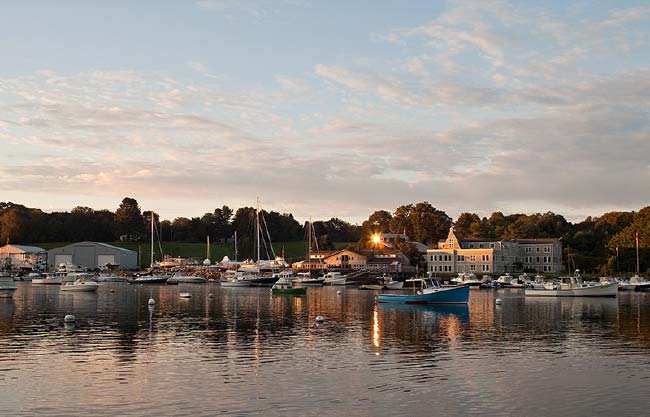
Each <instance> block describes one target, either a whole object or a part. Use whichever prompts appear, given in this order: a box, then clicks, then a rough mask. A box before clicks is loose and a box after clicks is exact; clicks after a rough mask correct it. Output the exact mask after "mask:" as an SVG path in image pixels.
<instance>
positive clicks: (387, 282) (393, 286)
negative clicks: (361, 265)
mask: <svg viewBox="0 0 650 417" xmlns="http://www.w3.org/2000/svg"><path fill="white" fill-rule="evenodd" d="M380 279H381V281H382V284H383V286H384V288H386V289H387V290H399V289H400V288H402V287H404V281H395V280H394V279H393V277H392V276H390V275H386V274H384V275H382V276H381V277H380Z"/></svg>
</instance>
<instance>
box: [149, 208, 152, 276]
mask: <svg viewBox="0 0 650 417" xmlns="http://www.w3.org/2000/svg"><path fill="white" fill-rule="evenodd" d="M149 267H150V268H151V269H152V270H153V211H152V212H151V264H150V265H149Z"/></svg>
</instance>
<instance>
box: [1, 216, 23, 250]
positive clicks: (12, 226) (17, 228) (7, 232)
mask: <svg viewBox="0 0 650 417" xmlns="http://www.w3.org/2000/svg"><path fill="white" fill-rule="evenodd" d="M26 220H27V219H26V216H25V213H24V212H23V211H22V210H19V209H17V208H11V209H9V210H7V211H5V212H4V213H3V214H2V215H0V241H1V242H2V244H5V243H23V242H25V240H26V239H25V222H26Z"/></svg>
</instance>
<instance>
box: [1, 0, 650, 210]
mask: <svg viewBox="0 0 650 417" xmlns="http://www.w3.org/2000/svg"><path fill="white" fill-rule="evenodd" d="M210 3H211V4H213V3H214V2H210ZM220 4H222V3H219V2H217V3H214V5H213V6H209V5H207V4H206V5H204V6H205V7H222V6H220ZM223 4H226V5H228V4H230V3H229V2H226V3H223ZM199 7H202V6H201V5H199ZM567 13H568V12H567ZM568 14H569V15H568V16H562V13H559V12H558V11H557V10H547V9H542V8H531V7H525V6H519V5H516V6H515V5H512V4H509V3H507V2H503V1H494V2H450V3H449V7H448V8H447V9H446V10H445V11H444V12H443V13H441V14H439V15H438V16H432V17H431V19H429V22H428V23H426V24H421V25H415V26H413V27H403V28H395V29H394V30H389V31H388V32H387V33H386V34H384V35H381V36H380V35H377V36H373V38H374V40H376V41H377V40H380V41H382V42H383V39H386V40H388V42H387V43H386V45H385V46H386V49H385V50H384V51H382V57H381V58H380V57H377V56H375V57H370V58H373V59H364V58H367V57H365V56H363V54H362V53H360V54H359V56H358V57H356V58H358V59H351V60H347V61H339V62H330V61H322V62H318V63H313V64H310V65H311V68H312V71H310V72H309V73H306V74H305V73H302V74H296V73H292V72H291V71H286V72H285V73H283V74H267V75H268V77H267V81H266V84H264V82H263V81H260V82H259V83H256V84H249V85H248V86H246V87H241V86H237V87H235V85H242V84H243V83H225V82H224V78H225V76H224V77H220V76H218V75H216V74H213V73H211V72H210V71H209V68H207V67H206V65H204V64H202V63H200V62H190V63H189V64H188V65H189V67H190V68H191V69H193V70H194V71H195V72H196V73H197V74H200V75H201V76H197V77H196V78H195V79H192V80H190V81H188V80H187V79H186V78H181V77H175V76H174V75H172V74H168V73H163V72H156V73H144V72H137V71H131V70H121V71H106V70H102V69H94V70H87V71H82V72H78V73H72V74H61V73H57V72H56V71H53V70H49V69H44V70H41V71H39V72H37V73H34V74H29V75H24V76H17V77H3V78H0V103H2V104H0V142H1V143H3V144H11V146H6V153H5V154H4V155H3V156H2V157H0V158H2V164H0V190H1V192H2V193H3V195H5V196H9V197H11V196H12V195H14V196H18V195H19V196H24V195H25V194H24V192H25V191H24V190H31V192H32V196H33V197H32V198H33V199H34V200H33V201H34V202H33V203H31V204H33V205H35V206H42V205H43V204H42V203H41V201H42V196H43V195H45V194H47V193H48V192H51V190H53V189H55V190H56V194H57V198H62V197H61V196H70V201H71V202H70V204H69V205H70V206H71V207H72V206H74V205H77V204H78V201H76V200H75V198H84V197H83V196H84V195H87V196H92V198H93V199H95V200H97V201H99V200H98V199H101V198H107V197H110V198H113V199H115V201H119V199H120V198H121V197H123V196H124V195H125V194H130V195H135V196H136V197H138V199H140V200H142V201H146V202H147V204H150V205H154V204H155V205H160V206H165V205H168V206H169V207H171V206H173V208H174V210H175V211H174V212H175V213H176V215H198V214H201V213H202V212H204V211H210V210H211V208H212V207H213V206H216V205H221V204H224V203H225V204H229V205H231V206H235V207H237V206H241V205H244V204H248V205H250V204H252V203H253V200H254V196H256V195H261V197H262V200H263V202H264V204H265V206H266V207H269V208H272V209H276V210H280V211H291V212H293V213H294V214H295V215H296V216H298V217H299V218H305V217H307V216H309V215H313V216H314V217H316V218H329V217H333V216H337V217H341V218H345V219H349V220H353V221H361V220H363V218H365V217H366V216H367V215H368V214H369V213H370V212H372V211H374V210H375V209H378V208H384V209H388V210H392V209H394V208H395V207H397V206H399V205H401V204H405V203H409V202H414V201H422V200H428V201H431V202H432V203H433V204H434V205H435V206H436V207H438V208H441V209H443V210H446V211H447V212H448V213H449V214H451V215H457V214H458V213H460V212H462V211H477V212H479V213H480V214H489V213H490V212H491V211H493V210H502V211H506V212H507V211H515V210H517V211H518V210H524V211H547V210H553V211H556V212H561V213H567V214H568V215H570V216H574V215H579V214H584V213H587V214H599V212H601V211H604V210H610V209H612V208H620V209H631V208H638V207H640V206H642V205H645V204H647V201H648V200H649V199H650V195H649V194H648V191H647V184H648V183H649V182H650V167H649V164H648V162H647V155H648V154H650V148H649V146H650V125H649V124H648V120H649V119H650V114H648V110H647V109H648V108H650V94H649V93H650V66H648V65H647V58H644V57H643V54H642V53H641V52H644V51H647V45H645V44H644V43H643V42H640V41H639V39H638V38H639V33H638V31H641V33H647V29H645V32H643V30H644V29H643V28H641V27H640V26H641V25H640V24H641V23H642V22H644V20H647V18H648V17H647V11H646V10H645V8H640V9H622V10H612V11H611V12H608V13H607V14H606V15H605V16H601V17H600V18H593V17H592V18H589V19H587V18H582V17H581V18H580V19H578V20H576V19H575V18H574V16H571V15H570V13H568ZM581 16H582V15H581ZM585 16H594V14H586V15H585ZM635 25H637V26H635ZM623 44H627V45H629V48H628V49H624V48H622V45H623ZM612 52H615V53H616V54H617V55H615V58H614V60H617V58H620V57H626V56H632V57H635V58H636V61H635V60H633V59H630V60H625V59H620V60H618V61H620V62H614V60H613V59H612V58H611V57H609V56H608V54H611V53H612ZM618 54H622V55H618ZM626 54H631V55H626ZM634 54H639V55H634ZM646 56H647V55H646ZM323 59H325V58H323ZM382 59H383V61H382ZM341 62H347V64H342V63H341ZM638 62H641V64H639V63H638ZM231 76H232V75H228V77H231ZM53 184H54V185H53ZM80 196H81V197H80ZM6 198H8V197H5V199H6ZM315 201H316V202H322V201H327V202H328V204H314V203H313V202H315ZM25 203H28V204H29V203H30V202H29V201H25ZM57 204H58V205H59V206H60V203H57ZM170 210H171V209H170Z"/></svg>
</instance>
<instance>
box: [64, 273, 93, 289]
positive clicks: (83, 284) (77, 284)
mask: <svg viewBox="0 0 650 417" xmlns="http://www.w3.org/2000/svg"><path fill="white" fill-rule="evenodd" d="M97 288H99V284H98V283H96V282H95V281H91V280H90V279H87V278H86V277H79V278H77V280H76V281H74V282H66V283H65V284H63V285H61V291H75V292H93V291H97Z"/></svg>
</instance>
